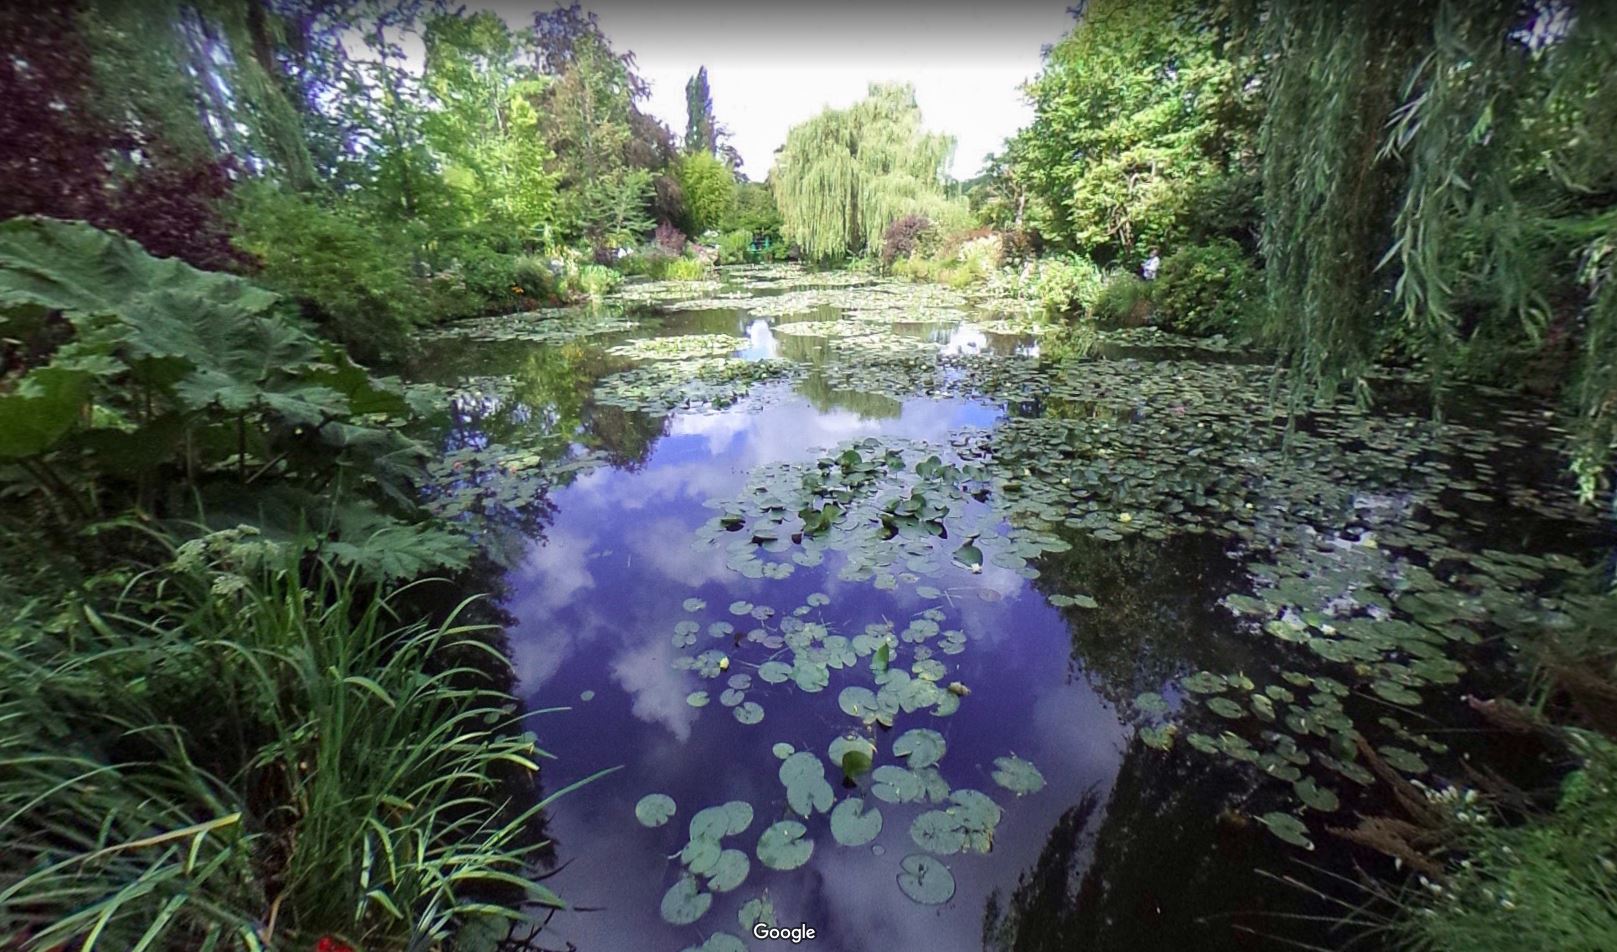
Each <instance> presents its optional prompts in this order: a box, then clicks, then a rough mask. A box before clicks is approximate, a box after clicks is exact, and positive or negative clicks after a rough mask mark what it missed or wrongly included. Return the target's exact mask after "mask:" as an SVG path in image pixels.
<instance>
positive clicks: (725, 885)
mask: <svg viewBox="0 0 1617 952" xmlns="http://www.w3.org/2000/svg"><path fill="white" fill-rule="evenodd" d="M829 602H830V599H829V597H828V596H827V595H825V594H824V593H821V592H814V593H810V594H809V595H808V596H807V597H806V598H805V599H804V602H803V604H801V605H798V606H796V607H794V608H792V609H791V610H790V611H787V612H777V611H776V609H775V608H773V607H772V606H769V605H762V604H754V603H753V602H750V601H746V600H736V601H734V602H732V603H730V604H729V605H728V606H726V608H725V609H724V611H723V613H722V617H719V618H717V619H714V620H711V621H708V622H707V623H706V624H705V625H704V624H703V622H702V621H701V620H700V619H701V618H702V617H703V616H704V615H709V616H711V615H712V614H715V613H710V612H709V610H708V605H707V603H706V601H705V600H703V599H701V598H697V597H694V596H693V597H691V598H688V599H686V600H685V602H684V605H683V606H682V607H683V608H684V610H685V613H686V615H687V616H689V617H685V618H682V619H680V620H679V621H678V622H676V623H675V625H674V630H673V634H672V636H671V637H672V641H673V644H674V646H675V647H676V648H680V649H687V650H688V653H685V654H682V655H680V656H679V657H678V658H677V659H676V660H675V662H674V666H675V667H676V668H678V669H681V670H686V671H690V672H692V673H694V674H695V675H696V676H697V677H698V678H701V679H703V680H705V681H712V682H718V683H720V684H722V685H723V691H722V693H721V694H720V695H719V703H720V704H721V705H722V706H724V707H726V708H728V709H729V710H730V711H731V714H732V716H733V717H734V719H735V720H736V721H738V722H740V723H741V724H744V725H755V724H758V723H760V722H762V721H763V719H764V714H763V704H764V703H765V700H764V699H765V698H766V697H767V694H768V692H769V691H771V690H775V691H781V690H786V691H796V692H800V693H803V694H809V695H814V694H821V693H825V694H827V696H828V697H829V695H830V692H831V691H832V689H833V687H834V685H833V679H834V678H835V679H836V680H838V681H842V682H850V683H844V684H843V685H842V686H841V687H840V689H838V690H836V694H835V697H836V705H837V707H838V708H839V709H840V710H841V711H842V712H843V714H844V715H846V717H847V718H848V726H847V728H846V729H845V730H843V731H842V732H840V733H838V734H837V735H836V736H835V737H833V738H832V739H831V740H830V742H829V743H828V745H827V747H826V752H825V755H824V757H822V756H821V755H820V754H818V753H816V752H815V751H813V750H798V749H796V748H794V747H793V746H792V745H791V744H788V743H784V742H781V743H777V744H775V745H774V748H773V751H774V754H775V756H776V757H777V758H778V759H779V760H780V766H779V770H778V776H779V780H780V783H781V790H782V796H781V800H780V801H779V803H780V806H779V807H778V809H779V810H780V812H781V814H782V818H781V819H779V820H778V821H777V822H775V823H773V824H772V825H770V826H769V827H767V828H766V829H765V830H763V832H762V834H761V835H760V836H759V838H758V840H757V845H756V847H755V851H754V852H755V855H756V857H757V859H758V861H759V862H760V863H761V864H762V865H763V866H765V867H767V868H769V869H774V870H782V871H787V870H792V869H796V868H798V867H800V866H802V865H803V864H805V863H807V862H808V860H809V858H810V857H811V856H812V854H813V852H814V849H815V843H816V840H815V838H814V836H813V835H811V832H810V826H809V824H813V823H817V822H818V821H819V818H821V817H823V818H824V821H825V823H826V825H827V827H828V829H829V832H830V835H831V838H832V839H833V840H834V841H835V842H836V843H838V844H839V845H841V846H844V847H862V846H867V845H871V844H873V843H874V841H875V840H876V839H877V838H878V836H879V835H880V834H881V831H882V829H883V825H884V822H885V817H884V813H883V810H882V808H881V807H878V806H877V805H876V801H880V802H881V803H885V804H888V805H890V806H891V807H900V808H902V807H906V806H911V805H913V806H914V807H917V808H926V809H920V810H919V812H917V813H916V815H915V816H914V817H913V818H912V819H911V821H910V825H909V834H910V838H911V840H912V841H913V842H914V844H915V846H916V847H917V848H918V849H919V850H921V852H919V853H914V854H911V855H908V856H905V857H904V858H903V859H902V860H901V861H900V862H899V864H898V867H897V871H896V873H895V879H896V882H897V884H898V886H899V888H900V890H901V891H903V892H904V894H905V895H906V896H908V897H909V898H911V899H912V900H914V901H916V902H918V903H922V904H929V905H932V904H940V903H944V902H947V901H948V900H949V899H950V898H951V897H952V896H953V894H954V889H955V886H954V876H953V873H952V872H951V871H950V870H949V867H948V866H947V865H946V864H945V863H944V862H943V860H942V859H940V857H947V856H951V855H956V854H962V853H986V852H988V851H989V850H990V849H992V847H993V841H994V831H995V829H996V828H997V826H998V824H999V822H1000V820H1001V819H1002V818H1003V816H1004V809H1003V808H1002V807H1001V806H1000V805H999V804H998V803H996V802H995V801H994V800H993V798H991V797H989V796H988V795H987V794H984V793H983V792H981V791H978V790H974V789H970V788H963V787H954V786H952V785H951V783H950V782H949V781H948V779H946V777H945V775H944V773H943V771H942V767H941V765H942V762H943V760H944V757H945V754H946V753H947V750H948V741H947V739H946V737H945V736H944V734H942V733H941V732H939V731H938V730H936V729H933V728H931V727H910V728H908V729H905V730H903V731H901V732H899V733H897V734H896V736H893V737H892V738H891V741H890V742H888V741H887V739H886V735H887V733H888V731H889V730H896V725H897V723H898V721H899V720H900V719H901V718H904V717H906V716H912V715H913V716H921V715H927V716H930V717H932V718H944V717H948V716H950V715H952V714H953V713H955V711H957V710H958V709H959V707H960V705H961V703H962V698H963V697H965V696H966V695H968V694H969V693H970V691H969V689H967V688H966V686H965V685H964V684H961V683H960V682H958V681H953V682H949V683H947V684H946V683H945V679H946V678H947V677H948V674H949V668H948V666H947V665H946V663H945V662H944V660H943V658H945V657H948V656H951V655H958V654H960V653H961V652H963V651H964V650H966V647H967V644H968V640H967V638H966V635H965V633H964V632H963V631H962V630H961V629H959V628H952V629H948V630H945V629H944V628H943V625H944V623H945V622H946V621H947V620H948V615H947V613H946V612H944V611H943V610H942V609H941V608H938V607H931V608H927V609H924V610H923V611H921V612H919V613H917V614H916V615H914V616H913V617H911V618H910V619H908V620H907V622H906V623H905V624H904V626H903V627H899V626H898V625H897V624H895V623H893V622H891V621H886V620H883V621H879V622H870V623H868V624H866V625H865V626H864V627H863V629H862V630H860V631H859V632H858V633H857V634H853V635H847V634H843V633H840V632H838V631H836V630H835V629H834V627H833V625H832V624H831V623H829V622H828V621H827V620H826V618H825V617H824V615H823V612H822V611H821V610H822V609H823V608H824V607H825V606H826V605H827V604H829ZM743 625H744V626H751V627H750V629H749V630H746V631H742V630H741V629H740V627H738V626H743ZM707 645H717V647H707ZM906 663H907V668H906ZM743 668H745V669H746V670H741V669H743ZM717 690H718V688H717V687H710V688H699V689H698V690H695V691H693V692H691V694H690V696H689V697H688V698H687V703H689V704H691V705H692V706H695V707H707V706H708V705H709V704H710V703H711V702H712V695H713V693H714V692H715V691H717ZM884 747H885V748H886V750H887V753H888V755H889V756H890V757H891V762H887V763H878V761H879V760H881V759H883V755H882V749H883V748H884ZM828 764H829V765H830V768H831V771H832V772H829V773H828V770H827V765H828ZM994 766H995V769H994V771H993V773H992V779H993V781H994V782H995V783H996V784H997V785H999V786H1000V787H1001V788H1003V789H1004V790H1006V791H1008V792H1009V793H1011V794H1013V795H1015V796H1023V795H1027V794H1032V793H1036V792H1038V791H1039V790H1040V789H1042V788H1043V787H1044V785H1045V781H1044V778H1043V776H1042V775H1041V774H1040V773H1039V771H1038V768H1037V767H1035V766H1034V765H1033V764H1032V763H1030V762H1028V761H1027V760H1024V759H1022V758H1020V757H1017V756H1015V755H1007V756H1003V757H1000V758H998V759H996V760H995V762H994ZM839 786H840V787H841V788H842V789H844V790H846V791H848V793H847V794H846V795H844V796H842V797H841V798H840V799H839V797H838V787H839ZM769 809H776V807H769ZM675 810H676V807H675V804H674V802H673V801H672V800H671V799H670V798H669V797H667V796H666V795H663V794H648V795H647V796H646V797H644V798H642V799H641V801H640V802H639V804H638V805H637V807H636V811H635V812H636V815H637V817H638V818H639V820H640V822H641V823H642V824H644V825H646V826H648V827H657V826H661V825H663V824H664V823H666V822H667V820H668V818H669V817H670V816H672V815H673V814H674V813H675ZM753 812H754V811H753V807H752V806H750V805H748V804H746V803H743V802H739V801H737V802H732V803H728V804H725V805H723V806H720V807H709V808H706V809H704V810H702V811H701V812H700V813H698V814H697V815H696V816H695V817H694V818H693V819H692V821H691V824H690V831H689V832H690V837H689V840H688V841H687V843H686V844H685V845H684V846H683V847H682V848H681V849H680V851H679V853H678V854H677V856H678V859H679V862H680V864H681V867H682V868H681V871H680V873H679V877H678V879H677V880H676V882H675V883H674V884H673V885H672V886H671V887H670V888H669V890H668V892H667V894H666V895H665V897H664V900H663V903H662V914H663V918H664V919H666V920H667V921H669V922H670V923H672V924H675V925H686V924H689V923H691V922H694V921H696V920H697V919H699V918H700V917H701V916H702V915H703V914H705V913H706V911H707V909H708V908H709V907H710V906H711V905H712V902H713V894H714V893H722V892H728V891H729V890H731V889H734V888H736V886H738V885H740V883H741V881H743V880H745V879H746V876H747V873H748V871H749V870H750V868H751V866H750V862H749V861H747V858H746V856H745V854H743V853H740V852H739V851H737V850H734V849H729V848H726V847H725V844H724V843H723V842H722V841H723V840H724V838H725V837H727V836H735V835H740V834H741V833H743V832H745V831H746V830H747V828H748V827H749V826H750V824H751V821H752V818H753ZM872 848H873V850H874V851H875V852H876V853H878V854H880V853H882V852H883V849H882V847H881V846H880V845H879V844H878V845H875V846H873V847H872Z"/></svg>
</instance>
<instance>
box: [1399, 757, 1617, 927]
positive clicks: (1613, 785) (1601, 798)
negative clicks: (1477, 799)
mask: <svg viewBox="0 0 1617 952" xmlns="http://www.w3.org/2000/svg"><path fill="white" fill-rule="evenodd" d="M1573 737H1574V744H1575V746H1576V747H1578V748H1579V753H1580V754H1581V755H1582V756H1583V758H1584V765H1583V767H1582V769H1580V770H1577V771H1575V772H1573V773H1572V774H1570V775H1569V776H1568V777H1567V779H1566V781H1565V782H1564V784H1563V786H1562V791H1561V800H1560V803H1559V805H1558V806H1557V808H1556V810H1555V811H1554V812H1553V813H1550V814H1547V815H1545V816H1543V817H1541V818H1536V819H1534V820H1531V821H1529V822H1527V823H1525V824H1522V825H1520V826H1513V827H1501V826H1495V825H1492V824H1491V823H1472V824H1470V825H1469V826H1468V827H1467V829H1466V832H1465V833H1464V834H1463V835H1462V837H1461V843H1460V845H1461V847H1462V849H1463V852H1464V854H1465V855H1466V857H1467V858H1466V859H1465V860H1464V861H1463V862H1462V863H1461V864H1460V865H1459V866H1458V867H1456V868H1455V869H1454V871H1453V875H1452V877H1451V878H1450V879H1449V880H1448V882H1446V883H1444V884H1442V885H1440V886H1438V887H1436V890H1440V891H1437V892H1436V894H1435V895H1434V896H1432V897H1431V898H1430V899H1429V900H1428V901H1426V902H1422V903H1418V904H1407V905H1405V907H1404V911H1403V915H1402V918H1401V919H1400V920H1399V923H1398V925H1397V929H1396V931H1397V932H1398V933H1399V935H1400V936H1401V937H1402V938H1403V939H1404V941H1405V944H1406V945H1407V946H1408V947H1410V948H1413V949H1420V950H1434V952H1436V950H1450V949H1453V950H1466V952H1494V950H1498V952H1507V950H1508V952H1517V950H1522V949H1556V950H1567V952H1577V950H1588V952H1597V950H1609V949H1617V745H1614V744H1613V743H1612V742H1611V741H1610V740H1607V739H1605V738H1603V737H1601V736H1600V735H1598V734H1592V733H1584V732H1577V733H1574V735H1573Z"/></svg>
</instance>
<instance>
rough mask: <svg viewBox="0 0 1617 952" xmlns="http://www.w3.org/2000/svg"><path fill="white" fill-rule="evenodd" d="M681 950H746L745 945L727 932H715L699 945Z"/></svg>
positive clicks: (734, 951)
mask: <svg viewBox="0 0 1617 952" xmlns="http://www.w3.org/2000/svg"><path fill="white" fill-rule="evenodd" d="M749 934H750V933H749ZM681 952H747V946H746V943H744V942H742V941H741V940H740V939H738V938H736V937H735V936H733V935H731V934H730V933H728V932H715V933H713V934H712V935H710V936H708V937H707V941H706V942H703V943H702V944H701V945H692V946H686V947H685V948H684V949H682V950H681Z"/></svg>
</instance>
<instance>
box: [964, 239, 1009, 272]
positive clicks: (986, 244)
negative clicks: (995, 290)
mask: <svg viewBox="0 0 1617 952" xmlns="http://www.w3.org/2000/svg"><path fill="white" fill-rule="evenodd" d="M955 260H957V261H959V262H960V264H961V266H962V268H963V269H964V270H965V271H967V272H968V273H969V275H970V280H969V281H968V282H967V283H970V282H971V281H985V280H987V279H988V276H989V275H990V274H993V273H994V272H995V271H996V270H998V269H999V266H1000V263H1001V262H1002V261H1004V260H1005V254H1004V250H1003V246H1002V245H1001V244H1000V240H999V236H998V235H993V234H988V235H983V236H981V237H977V238H972V239H970V240H968V241H965V242H962V243H961V245H960V247H959V249H957V250H956V251H955Z"/></svg>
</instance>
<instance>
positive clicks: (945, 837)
mask: <svg viewBox="0 0 1617 952" xmlns="http://www.w3.org/2000/svg"><path fill="white" fill-rule="evenodd" d="M910 839H912V840H914V841H915V845H916V846H919V847H920V848H921V849H923V850H926V851H927V852H928V853H938V854H941V855H945V856H947V855H949V854H951V853H958V852H960V851H961V850H963V849H965V848H966V829H965V825H964V823H963V822H962V821H961V819H960V818H959V817H957V816H955V815H954V814H952V813H949V812H948V811H946V810H928V811H926V812H925V813H922V814H921V815H920V816H918V817H916V818H915V820H914V822H912V823H911V824H910Z"/></svg>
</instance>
